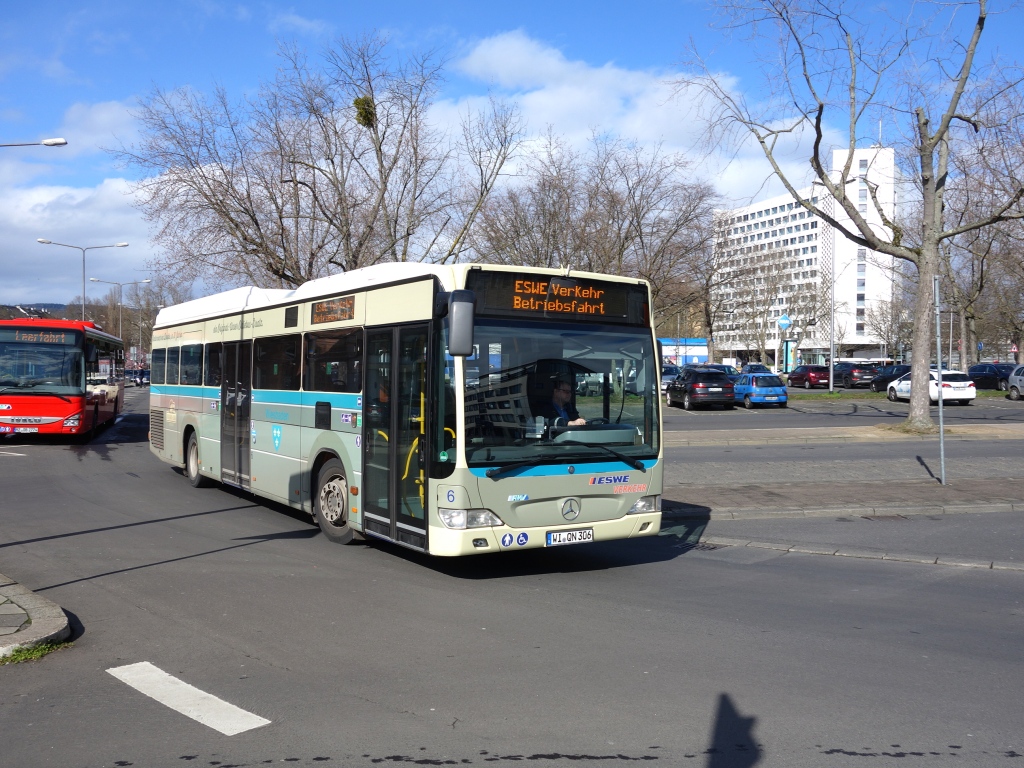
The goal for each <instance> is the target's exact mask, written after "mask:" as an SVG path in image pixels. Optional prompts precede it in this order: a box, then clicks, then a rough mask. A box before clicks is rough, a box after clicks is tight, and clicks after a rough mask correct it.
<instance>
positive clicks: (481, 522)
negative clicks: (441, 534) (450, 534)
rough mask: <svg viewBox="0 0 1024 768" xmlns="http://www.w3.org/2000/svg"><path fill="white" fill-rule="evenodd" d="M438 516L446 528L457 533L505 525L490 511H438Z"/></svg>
mask: <svg viewBox="0 0 1024 768" xmlns="http://www.w3.org/2000/svg"><path fill="white" fill-rule="evenodd" d="M437 514H438V517H440V518H441V522H442V523H444V526H445V528H452V529H454V530H457V531H464V530H466V529H467V528H490V527H492V526H495V525H504V523H503V522H501V518H500V517H498V516H497V515H496V514H494V513H493V512H491V510H489V509H438V510H437Z"/></svg>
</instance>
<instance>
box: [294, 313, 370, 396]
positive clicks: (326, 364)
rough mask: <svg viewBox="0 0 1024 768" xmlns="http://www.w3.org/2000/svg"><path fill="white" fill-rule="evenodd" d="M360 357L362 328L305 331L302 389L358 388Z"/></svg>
mask: <svg viewBox="0 0 1024 768" xmlns="http://www.w3.org/2000/svg"><path fill="white" fill-rule="evenodd" d="M362 359H363V330H362V328H347V329H345V330H339V331H321V332H319V333H316V334H312V333H309V334H306V379H305V388H306V390H308V391H311V392H359V391H360V389H361V388H362V380H363V372H362V368H361V366H362Z"/></svg>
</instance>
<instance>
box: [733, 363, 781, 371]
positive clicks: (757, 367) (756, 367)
mask: <svg viewBox="0 0 1024 768" xmlns="http://www.w3.org/2000/svg"><path fill="white" fill-rule="evenodd" d="M740 373H774V371H773V370H772V369H771V368H769V367H768V366H767V365H762V364H761V363H747V364H746V365H744V366H743V367H742V368H740Z"/></svg>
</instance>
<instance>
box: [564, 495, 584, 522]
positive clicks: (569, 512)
mask: <svg viewBox="0 0 1024 768" xmlns="http://www.w3.org/2000/svg"><path fill="white" fill-rule="evenodd" d="M579 516H580V503H579V502H578V501H576V499H566V500H565V501H564V502H562V517H564V518H565V519H566V520H575V519H576V518H577V517H579Z"/></svg>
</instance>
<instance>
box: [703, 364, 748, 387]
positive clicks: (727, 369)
mask: <svg viewBox="0 0 1024 768" xmlns="http://www.w3.org/2000/svg"><path fill="white" fill-rule="evenodd" d="M706 367H708V368H714V369H715V370H716V371H721V372H722V373H724V374H725V375H726V376H728V377H729V380H730V381H731V382H732V383H733V384H735V383H736V379H738V378H739V377H740V372H739V371H737V370H736V369H735V368H733V367H732V366H731V365H725V364H723V363H708V365H707V366H706Z"/></svg>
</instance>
